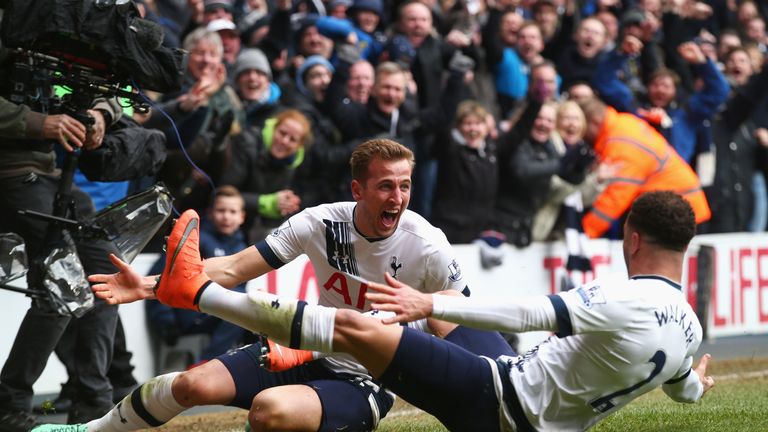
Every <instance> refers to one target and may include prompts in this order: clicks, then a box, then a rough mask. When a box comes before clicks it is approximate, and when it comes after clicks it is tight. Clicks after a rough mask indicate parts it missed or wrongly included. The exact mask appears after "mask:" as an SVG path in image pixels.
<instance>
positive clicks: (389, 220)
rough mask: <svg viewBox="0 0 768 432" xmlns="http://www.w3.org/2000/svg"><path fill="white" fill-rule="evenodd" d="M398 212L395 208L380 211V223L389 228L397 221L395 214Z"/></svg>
mask: <svg viewBox="0 0 768 432" xmlns="http://www.w3.org/2000/svg"><path fill="white" fill-rule="evenodd" d="M399 214H400V212H399V211H397V210H385V211H383V212H382V213H381V223H383V224H384V226H385V227H387V228H391V227H392V226H394V225H395V223H396V222H397V216H398V215H399Z"/></svg>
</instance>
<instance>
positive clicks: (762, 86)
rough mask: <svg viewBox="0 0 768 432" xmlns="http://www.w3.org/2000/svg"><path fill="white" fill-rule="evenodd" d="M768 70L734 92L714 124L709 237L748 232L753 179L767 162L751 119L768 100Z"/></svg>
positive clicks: (709, 195)
mask: <svg viewBox="0 0 768 432" xmlns="http://www.w3.org/2000/svg"><path fill="white" fill-rule="evenodd" d="M767 93H768V68H763V70H762V71H761V72H760V73H759V74H757V75H753V76H752V77H751V78H750V80H749V81H748V82H747V84H745V85H743V86H741V87H737V88H734V89H733V91H732V94H731V98H730V99H729V100H728V102H727V103H726V106H725V109H723V110H722V111H721V112H720V113H719V114H718V115H717V116H716V117H715V120H714V121H713V123H712V137H713V141H714V143H715V159H716V161H717V162H716V167H715V179H714V183H713V184H712V186H710V187H706V188H704V192H705V193H706V195H707V200H708V201H709V203H710V207H712V208H713V209H717V211H713V212H712V219H711V220H710V221H709V222H708V223H707V225H706V226H705V227H704V230H705V232H708V233H725V232H738V231H746V229H747V224H748V223H749V220H750V218H751V217H752V208H753V202H754V196H753V191H752V176H753V175H754V173H755V172H756V166H755V163H756V160H757V161H760V160H765V159H764V153H765V149H764V148H763V147H762V146H760V145H759V144H757V143H756V141H755V139H754V137H753V135H752V133H753V132H754V128H755V124H754V122H753V121H751V120H750V119H749V117H750V116H751V115H752V114H753V113H754V111H755V110H756V109H758V108H759V104H760V103H764V100H765V98H766V96H768V94H767Z"/></svg>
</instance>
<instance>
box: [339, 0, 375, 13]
mask: <svg viewBox="0 0 768 432" xmlns="http://www.w3.org/2000/svg"><path fill="white" fill-rule="evenodd" d="M359 10H365V11H370V12H373V13H375V14H376V15H379V16H381V14H382V13H384V7H383V6H382V2H381V0H354V1H353V2H352V6H350V8H349V9H348V10H347V11H348V12H349V13H354V12H355V11H359Z"/></svg>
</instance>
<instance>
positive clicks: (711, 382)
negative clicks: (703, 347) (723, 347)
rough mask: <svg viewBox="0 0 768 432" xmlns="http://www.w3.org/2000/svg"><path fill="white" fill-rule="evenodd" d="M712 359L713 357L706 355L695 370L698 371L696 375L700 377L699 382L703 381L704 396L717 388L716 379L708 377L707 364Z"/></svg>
mask: <svg viewBox="0 0 768 432" xmlns="http://www.w3.org/2000/svg"><path fill="white" fill-rule="evenodd" d="M711 358H712V355H710V354H704V355H703V356H702V357H701V360H699V364H698V365H696V368H694V369H693V370H694V371H696V374H697V375H699V380H701V384H702V385H703V386H704V393H702V396H703V395H704V394H706V393H707V392H708V391H709V389H711V388H712V387H714V386H715V379H714V378H712V377H711V376H709V375H707V364H708V363H709V360H710V359H711Z"/></svg>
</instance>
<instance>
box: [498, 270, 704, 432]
mask: <svg viewBox="0 0 768 432" xmlns="http://www.w3.org/2000/svg"><path fill="white" fill-rule="evenodd" d="M550 301H551V302H552V306H554V309H555V315H556V317H555V318H556V320H557V328H558V332H557V333H556V335H555V336H552V337H551V338H549V339H548V340H547V341H546V342H544V343H542V344H540V345H539V346H538V347H537V348H536V349H534V350H532V351H530V352H529V353H527V354H525V355H523V356H520V357H518V358H516V359H514V360H512V361H511V362H510V365H511V370H510V379H511V381H512V383H513V385H514V387H515V389H516V392H517V394H518V397H519V399H520V402H521V405H522V406H523V409H524V410H525V411H527V412H528V414H529V415H528V417H529V418H531V419H535V418H538V419H540V421H539V422H536V423H534V424H533V426H534V427H536V428H537V429H541V430H583V429H586V428H588V427H590V426H591V425H593V424H595V423H596V422H597V421H599V420H600V419H601V418H603V417H605V416H607V415H608V414H610V413H612V412H614V411H615V410H616V409H618V408H619V407H621V406H624V405H626V404H627V403H628V402H629V401H631V400H632V399H634V398H636V397H638V396H639V395H641V394H643V393H646V392H648V391H650V390H651V389H654V388H656V387H657V386H658V385H660V384H662V383H666V385H664V386H663V388H664V391H665V392H666V393H667V394H668V395H670V396H671V397H673V398H674V399H681V400H697V399H698V398H699V397H700V396H701V386H700V384H699V382H698V377H694V376H693V375H695V374H691V375H692V376H690V378H691V379H690V380H688V379H687V378H689V375H688V374H689V373H690V371H691V365H692V362H693V357H692V356H693V355H694V354H695V353H696V350H697V349H698V347H699V344H700V343H701V337H702V330H701V325H700V324H699V321H698V319H697V318H696V314H695V313H694V312H693V310H692V309H691V307H690V306H689V305H688V303H687V302H686V299H685V296H684V295H683V293H682V292H681V291H680V287H679V285H677V284H675V283H674V282H671V281H669V280H667V279H664V278H661V277H658V276H636V277H634V278H632V279H629V280H627V279H626V277H625V276H616V277H607V278H601V279H598V280H596V281H594V282H592V283H590V284H588V285H584V286H582V287H579V288H575V289H573V290H570V291H567V292H563V293H559V294H558V295H553V296H550ZM550 313H551V310H550ZM694 378H695V379H694ZM502 379H503V378H502ZM682 381H687V382H682ZM694 381H695V382H694ZM672 383H675V385H674V387H670V385H672ZM696 392H698V394H694V393H696Z"/></svg>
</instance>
